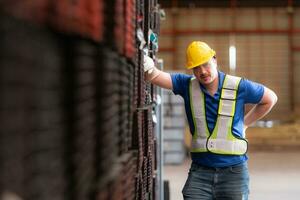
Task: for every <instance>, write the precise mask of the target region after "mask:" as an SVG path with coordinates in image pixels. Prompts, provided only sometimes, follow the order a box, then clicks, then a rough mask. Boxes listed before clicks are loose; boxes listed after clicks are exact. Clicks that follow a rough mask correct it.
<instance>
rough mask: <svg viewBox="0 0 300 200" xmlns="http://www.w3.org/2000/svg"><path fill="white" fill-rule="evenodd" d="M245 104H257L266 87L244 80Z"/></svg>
mask: <svg viewBox="0 0 300 200" xmlns="http://www.w3.org/2000/svg"><path fill="white" fill-rule="evenodd" d="M243 82H244V84H245V92H246V93H245V103H251V104H257V103H259V102H260V100H261V98H262V97H263V95H264V86H263V85H262V84H260V83H256V82H253V81H250V80H248V79H244V81H243Z"/></svg>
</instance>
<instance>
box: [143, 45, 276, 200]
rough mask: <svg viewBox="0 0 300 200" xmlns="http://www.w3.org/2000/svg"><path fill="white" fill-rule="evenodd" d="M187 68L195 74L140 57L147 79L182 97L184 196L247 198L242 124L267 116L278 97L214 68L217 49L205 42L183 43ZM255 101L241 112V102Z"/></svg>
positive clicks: (222, 199) (227, 199) (188, 199)
mask: <svg viewBox="0 0 300 200" xmlns="http://www.w3.org/2000/svg"><path fill="white" fill-rule="evenodd" d="M186 68H187V69H192V70H193V74H194V76H191V75H186V74H179V73H175V74H169V73H166V72H163V71H160V70H158V69H157V68H156V67H155V65H154V62H153V60H152V59H151V58H150V57H148V56H145V57H144V70H145V72H146V74H145V75H146V79H147V80H149V81H150V82H151V83H152V84H155V85H157V86H160V87H162V88H166V89H171V90H173V92H174V94H176V95H177V94H179V95H180V96H182V97H183V99H184V102H185V110H186V115H187V119H188V123H189V127H190V131H191V133H192V135H193V136H192V145H191V158H192V164H191V168H190V171H189V175H188V178H187V181H186V183H185V185H184V188H183V190H182V193H183V197H184V199H185V200H247V199H248V193H249V174H248V167H247V162H246V161H247V159H248V158H247V156H246V152H247V147H248V143H247V141H246V139H245V130H246V128H247V127H248V126H249V125H251V124H253V123H254V122H255V121H256V120H258V119H260V118H262V117H263V116H265V115H266V114H267V113H268V112H269V111H270V110H271V108H272V107H273V106H274V104H275V103H276V101H277V96H276V94H275V93H274V92H273V91H272V90H270V89H268V88H267V87H265V86H263V85H261V84H259V83H255V82H252V81H250V80H247V79H243V78H240V77H236V76H231V75H227V74H224V73H223V72H221V71H218V69H217V59H216V53H215V51H214V50H213V49H211V48H210V47H209V46H208V45H207V44H206V43H204V42H201V41H194V42H192V43H191V44H190V45H189V46H188V48H187V63H186ZM248 103H251V104H256V105H255V106H254V107H253V108H252V109H251V110H250V111H249V112H248V113H247V114H246V115H245V116H244V105H245V104H248Z"/></svg>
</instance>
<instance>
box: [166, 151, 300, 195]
mask: <svg viewBox="0 0 300 200" xmlns="http://www.w3.org/2000/svg"><path fill="white" fill-rule="evenodd" d="M189 166H190V160H186V161H185V162H184V163H183V164H182V165H167V166H165V167H164V179H165V180H169V181H170V193H171V194H170V198H171V200H182V199H183V198H182V194H181V190H182V187H183V185H184V183H185V180H186V178H187V173H188V169H189ZM249 171H250V196H249V200H299V199H300V151H298V152H286V153H282V152H255V153H249Z"/></svg>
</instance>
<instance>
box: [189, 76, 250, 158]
mask: <svg viewBox="0 0 300 200" xmlns="http://www.w3.org/2000/svg"><path fill="white" fill-rule="evenodd" d="M240 80H241V78H239V77H235V76H230V75H226V76H225V80H224V83H223V86H222V90H221V98H220V102H219V109H218V117H217V122H216V125H215V127H214V130H213V132H212V134H210V133H209V131H208V126H207V122H206V113H205V98H204V93H203V92H202V91H201V88H200V85H199V81H198V80H197V79H196V78H192V79H191V81H190V91H189V94H190V105H191V112H192V119H193V123H194V127H195V128H194V129H195V130H194V134H193V139H192V152H207V151H209V152H212V153H216V154H228V155H243V154H245V153H246V152H247V146H248V143H247V141H246V140H245V139H243V138H237V137H235V136H234V135H233V133H232V123H233V117H234V113H235V104H236V97H237V90H238V86H239V83H240Z"/></svg>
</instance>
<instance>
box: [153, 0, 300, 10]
mask: <svg viewBox="0 0 300 200" xmlns="http://www.w3.org/2000/svg"><path fill="white" fill-rule="evenodd" d="M158 3H159V4H160V5H161V6H162V7H163V8H170V7H182V8H185V7H231V6H234V5H236V6H237V7H286V6H288V5H289V4H292V5H293V6H297V7H299V6H300V0H209V1H207V0H158Z"/></svg>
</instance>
